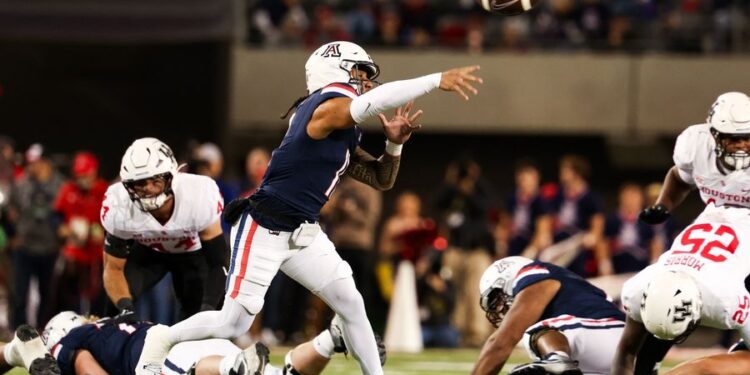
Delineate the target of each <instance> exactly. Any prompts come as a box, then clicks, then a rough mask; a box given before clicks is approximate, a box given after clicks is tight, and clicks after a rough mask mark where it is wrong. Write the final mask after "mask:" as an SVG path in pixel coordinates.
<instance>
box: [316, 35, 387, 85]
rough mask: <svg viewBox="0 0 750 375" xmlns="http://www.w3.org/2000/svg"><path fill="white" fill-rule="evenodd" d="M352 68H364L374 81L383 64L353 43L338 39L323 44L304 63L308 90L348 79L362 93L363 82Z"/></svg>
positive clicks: (368, 76)
mask: <svg viewBox="0 0 750 375" xmlns="http://www.w3.org/2000/svg"><path fill="white" fill-rule="evenodd" d="M353 69H359V70H361V71H365V72H366V73H367V79H369V80H371V81H372V80H374V79H375V78H377V77H378V75H380V68H379V67H378V65H377V64H375V63H374V62H373V61H372V58H370V55H368V54H367V52H366V51H365V50H364V49H363V48H362V47H360V46H358V45H356V44H354V43H351V42H343V41H336V42H330V43H326V44H324V45H322V46H320V47H319V48H318V49H316V50H315V52H313V53H312V55H310V58H308V59H307V63H305V82H306V83H307V93H308V94H312V93H313V92H315V91H317V90H320V89H321V88H323V87H325V86H327V85H330V84H331V83H349V84H350V85H352V87H354V89H356V90H357V92H358V93H360V94H361V93H362V82H361V80H359V79H356V78H353V77H352V73H351V72H352V70H353Z"/></svg>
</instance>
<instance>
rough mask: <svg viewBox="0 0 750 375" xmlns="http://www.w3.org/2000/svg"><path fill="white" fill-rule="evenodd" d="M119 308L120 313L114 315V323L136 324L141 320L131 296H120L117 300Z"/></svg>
mask: <svg viewBox="0 0 750 375" xmlns="http://www.w3.org/2000/svg"><path fill="white" fill-rule="evenodd" d="M117 308H118V309H119V310H120V313H119V314H117V315H116V316H114V317H112V323H113V324H120V323H125V324H135V323H138V322H140V321H141V318H140V317H139V316H138V313H136V312H135V306H133V300H131V299H130V298H120V300H119V301H117Z"/></svg>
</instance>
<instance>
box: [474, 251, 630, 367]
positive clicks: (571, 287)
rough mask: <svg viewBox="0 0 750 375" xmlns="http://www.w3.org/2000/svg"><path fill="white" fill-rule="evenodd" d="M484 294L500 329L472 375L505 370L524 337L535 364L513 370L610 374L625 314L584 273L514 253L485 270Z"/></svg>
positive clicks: (487, 308)
mask: <svg viewBox="0 0 750 375" xmlns="http://www.w3.org/2000/svg"><path fill="white" fill-rule="evenodd" d="M479 292H480V293H481V300H480V305H481V306H482V309H483V310H484V311H485V312H486V313H487V319H488V320H489V321H490V323H492V324H493V325H494V326H495V327H497V330H495V332H494V333H493V334H492V335H491V336H490V337H489V338H488V339H487V342H486V343H485V344H484V347H483V348H482V351H481V353H480V355H479V359H478V360H477V363H476V365H475V366H474V370H473V371H472V374H474V375H489V374H492V375H495V374H498V373H500V370H502V368H503V366H504V365H505V362H506V361H507V360H508V357H510V354H511V352H512V351H513V348H514V347H515V346H516V344H517V343H518V342H519V341H521V340H523V345H524V347H525V348H526V350H527V351H528V354H529V356H530V357H531V359H532V361H533V362H531V363H527V364H524V365H520V366H518V367H516V368H514V369H513V370H512V371H511V372H510V373H511V374H514V375H518V374H523V375H529V374H531V375H535V374H539V375H545V374H565V375H575V374H582V373H586V374H608V373H609V367H610V365H611V362H612V361H611V360H612V358H613V356H614V354H615V345H616V344H617V342H618V340H619V339H620V334H621V333H622V329H623V327H624V326H625V322H624V320H625V316H624V315H623V313H622V312H621V311H620V310H619V309H618V308H617V307H616V306H615V305H614V304H612V302H610V301H609V300H608V299H607V296H606V294H605V293H604V292H603V291H601V290H600V289H598V288H596V287H595V286H593V285H591V284H589V283H588V282H587V281H586V280H584V279H583V278H581V277H580V276H578V275H576V274H574V273H573V272H571V271H568V270H566V269H563V268H560V267H558V266H555V265H552V264H549V263H544V262H536V261H532V260H531V259H528V258H524V257H520V256H512V257H507V258H503V259H501V260H498V261H496V262H495V263H493V264H492V265H491V266H490V267H489V268H487V270H486V271H484V274H483V275H482V279H481V281H480V284H479Z"/></svg>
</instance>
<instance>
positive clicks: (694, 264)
mask: <svg viewBox="0 0 750 375" xmlns="http://www.w3.org/2000/svg"><path fill="white" fill-rule="evenodd" d="M663 270H676V271H681V272H684V273H686V274H689V275H690V276H692V277H693V279H694V280H695V281H696V284H697V285H698V288H699V289H700V292H701V298H702V300H703V306H702V308H701V325H704V326H708V327H714V328H718V329H739V328H742V327H745V326H746V325H745V322H746V321H747V318H748V313H749V312H750V294H748V291H747V290H746V289H745V278H746V277H747V276H748V274H750V210H748V209H747V208H739V207H728V206H723V207H716V206H715V205H713V204H708V205H707V206H706V208H705V210H704V211H703V212H702V213H701V214H700V215H699V216H698V218H697V219H696V220H695V222H693V224H691V225H690V226H688V227H687V228H685V230H683V231H682V233H680V234H679V236H677V238H676V239H675V241H674V243H673V244H672V247H671V248H670V249H669V251H667V252H665V253H664V254H662V255H661V257H659V260H658V261H657V262H656V263H655V264H652V265H651V266H648V267H646V268H645V269H644V270H643V271H641V272H639V273H638V274H637V275H636V276H634V277H633V278H631V279H630V280H628V281H627V282H626V283H625V285H624V286H623V289H622V302H623V307H624V308H625V311H626V312H627V314H628V316H630V317H631V318H633V319H635V320H637V321H642V319H641V317H640V305H641V299H642V296H643V291H644V290H645V289H646V287H647V286H648V283H649V282H650V281H651V278H652V276H653V275H654V274H656V273H659V272H662V271H663ZM745 330H748V331H749V332H747V333H748V334H750V324H749V325H747V326H746V328H745V329H743V337H745V336H750V335H746V334H745V332H744V331H745Z"/></svg>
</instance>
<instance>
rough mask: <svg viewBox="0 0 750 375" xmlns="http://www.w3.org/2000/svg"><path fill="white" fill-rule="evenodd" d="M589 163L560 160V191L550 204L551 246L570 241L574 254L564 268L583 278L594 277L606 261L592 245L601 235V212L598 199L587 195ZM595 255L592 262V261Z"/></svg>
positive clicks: (573, 157) (577, 158) (573, 158)
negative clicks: (576, 239)
mask: <svg viewBox="0 0 750 375" xmlns="http://www.w3.org/2000/svg"><path fill="white" fill-rule="evenodd" d="M590 173H591V166H590V164H589V162H588V161H587V160H586V159H584V158H583V157H581V156H578V155H565V156H563V157H562V159H560V188H559V190H558V191H557V192H556V194H554V196H553V198H552V199H551V201H550V204H551V210H552V213H553V221H554V228H555V235H554V242H559V241H562V240H566V239H569V238H572V237H573V236H575V235H578V234H580V236H577V237H576V238H580V241H574V243H575V245H574V246H571V248H570V250H571V251H576V252H578V253H577V255H576V256H575V257H574V258H573V259H572V261H571V262H570V263H569V264H568V265H567V267H568V269H570V270H571V271H573V272H575V273H577V274H579V275H581V276H583V277H589V276H595V275H596V274H597V272H598V271H597V269H598V266H599V264H602V265H604V267H606V263H607V261H608V259H607V258H606V257H604V256H603V255H602V253H600V252H596V253H594V250H595V245H596V244H597V243H598V242H599V241H600V240H601V239H602V234H603V233H604V210H603V205H602V202H601V198H600V197H599V195H598V194H596V193H595V192H593V191H591V189H590V187H589V184H588V179H589V176H590ZM595 255H596V258H595V257H594V256H595Z"/></svg>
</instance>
